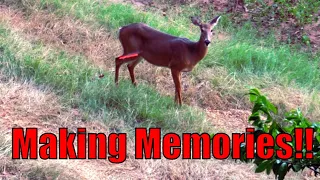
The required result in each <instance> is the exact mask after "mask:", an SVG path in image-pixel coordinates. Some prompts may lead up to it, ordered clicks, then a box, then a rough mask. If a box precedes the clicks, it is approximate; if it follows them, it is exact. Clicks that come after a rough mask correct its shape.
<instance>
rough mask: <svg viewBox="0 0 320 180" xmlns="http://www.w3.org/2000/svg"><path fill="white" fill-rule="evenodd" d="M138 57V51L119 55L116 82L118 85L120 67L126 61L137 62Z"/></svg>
mask: <svg viewBox="0 0 320 180" xmlns="http://www.w3.org/2000/svg"><path fill="white" fill-rule="evenodd" d="M137 57H139V54H138V53H130V54H125V55H122V56H119V57H117V58H116V59H115V62H116V69H115V83H116V85H118V79H119V69H120V67H121V65H122V64H124V63H129V62H135V61H136V60H137Z"/></svg>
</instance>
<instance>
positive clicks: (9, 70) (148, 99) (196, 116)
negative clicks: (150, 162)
mask: <svg viewBox="0 0 320 180" xmlns="http://www.w3.org/2000/svg"><path fill="white" fill-rule="evenodd" d="M0 50H1V51H0V69H1V71H3V72H4V73H5V74H7V76H10V77H17V78H22V79H26V80H32V81H34V82H35V83H37V84H43V85H48V86H50V87H52V88H53V89H54V90H55V91H56V93H57V94H59V95H60V96H62V97H63V98H62V99H63V101H64V103H67V105H68V106H72V107H76V108H80V109H82V110H83V111H85V112H86V113H87V114H89V115H90V114H102V116H103V117H104V118H103V121H105V122H106V124H114V122H116V121H118V120H119V119H121V120H124V121H125V123H126V125H127V126H128V127H131V128H130V129H131V130H133V128H134V127H155V126H156V127H161V128H162V129H163V130H164V131H175V132H183V131H189V130H191V131H192V130H194V131H198V132H200V131H202V130H204V129H203V128H202V126H203V125H204V124H203V123H204V120H205V118H204V116H203V113H201V112H200V111H197V110H195V109H193V108H191V107H188V106H183V107H182V108H178V107H177V106H175V104H174V102H173V97H167V96H161V95H160V94H159V93H158V92H156V91H155V90H154V89H152V88H150V87H148V86H146V85H143V84H141V85H139V86H138V87H137V88H135V87H134V86H132V85H131V82H129V81H121V83H120V84H119V87H116V86H115V84H114V75H113V74H110V73H109V72H103V70H102V69H98V68H96V67H94V66H93V65H91V64H89V63H88V62H87V61H86V60H85V59H84V58H83V57H81V56H70V55H68V54H67V53H65V52H63V51H55V50H52V49H48V48H47V47H45V46H43V45H41V44H32V43H30V42H28V41H26V40H25V39H23V38H21V37H20V35H19V34H17V33H14V32H11V31H10V30H9V29H8V28H6V27H5V25H2V26H0ZM99 73H104V74H105V76H104V77H103V78H101V79H99V78H97V77H96V74H99ZM84 120H85V119H84ZM112 121H114V122H112ZM119 127H120V125H119Z"/></svg>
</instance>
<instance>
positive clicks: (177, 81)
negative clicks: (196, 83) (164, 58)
mask: <svg viewBox="0 0 320 180" xmlns="http://www.w3.org/2000/svg"><path fill="white" fill-rule="evenodd" d="M171 74H172V78H173V82H174V85H175V89H176V90H175V102H176V103H178V104H179V105H180V106H181V105H182V100H181V72H180V71H178V70H175V69H171Z"/></svg>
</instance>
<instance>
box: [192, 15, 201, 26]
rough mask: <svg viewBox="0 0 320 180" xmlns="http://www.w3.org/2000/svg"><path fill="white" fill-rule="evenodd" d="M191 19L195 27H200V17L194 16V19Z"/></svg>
mask: <svg viewBox="0 0 320 180" xmlns="http://www.w3.org/2000/svg"><path fill="white" fill-rule="evenodd" d="M190 19H191V22H192V23H193V24H194V25H196V26H200V25H201V20H200V19H199V17H194V16H192V17H190Z"/></svg>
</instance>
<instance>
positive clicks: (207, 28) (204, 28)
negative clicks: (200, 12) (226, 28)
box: [191, 16, 221, 46]
mask: <svg viewBox="0 0 320 180" xmlns="http://www.w3.org/2000/svg"><path fill="white" fill-rule="evenodd" d="M220 17H221V16H217V17H215V18H213V19H212V20H211V21H210V22H209V23H202V22H201V20H200V18H199V17H191V21H192V23H193V24H194V25H196V26H199V27H200V30H201V38H200V40H201V41H203V43H205V45H206V46H208V45H209V44H210V43H211V37H212V35H213V34H214V33H213V28H214V27H215V26H216V25H217V24H218V21H219V19H220Z"/></svg>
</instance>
